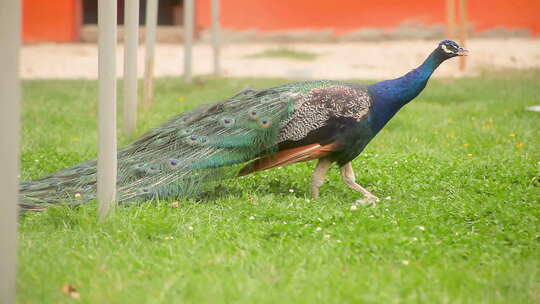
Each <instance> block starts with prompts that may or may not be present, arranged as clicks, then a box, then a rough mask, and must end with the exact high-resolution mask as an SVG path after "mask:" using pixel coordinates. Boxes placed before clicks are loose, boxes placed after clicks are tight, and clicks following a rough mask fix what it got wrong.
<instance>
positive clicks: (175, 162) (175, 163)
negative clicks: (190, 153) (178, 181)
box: [169, 159, 178, 167]
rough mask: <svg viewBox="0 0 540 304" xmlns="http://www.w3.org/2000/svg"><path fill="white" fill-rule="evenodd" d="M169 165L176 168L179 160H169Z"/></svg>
mask: <svg viewBox="0 0 540 304" xmlns="http://www.w3.org/2000/svg"><path fill="white" fill-rule="evenodd" d="M169 164H170V165H171V166H173V167H176V166H177V165H178V160H177V159H171V160H169Z"/></svg>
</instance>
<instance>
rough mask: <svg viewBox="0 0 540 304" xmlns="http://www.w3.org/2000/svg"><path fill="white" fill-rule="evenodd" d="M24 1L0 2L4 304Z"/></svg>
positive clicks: (15, 187) (0, 273) (2, 299)
mask: <svg viewBox="0 0 540 304" xmlns="http://www.w3.org/2000/svg"><path fill="white" fill-rule="evenodd" d="M20 16H21V3H20V0H4V1H0V45H2V47H1V48H0V66H1V67H2V68H1V69H0V164H1V167H2V169H1V170H0V193H1V195H0V303H15V276H16V264H17V201H18V200H17V197H18V193H19V180H18V174H19V140H20V125H19V124H20V99H21V92H20V84H19V45H20V36H21V29H20V25H21V19H20Z"/></svg>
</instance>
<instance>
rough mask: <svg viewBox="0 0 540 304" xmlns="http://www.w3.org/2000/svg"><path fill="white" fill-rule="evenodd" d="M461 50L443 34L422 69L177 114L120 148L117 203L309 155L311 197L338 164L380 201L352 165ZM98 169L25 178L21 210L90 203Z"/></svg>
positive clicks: (245, 95) (179, 193)
mask: <svg viewBox="0 0 540 304" xmlns="http://www.w3.org/2000/svg"><path fill="white" fill-rule="evenodd" d="M466 54H467V51H466V50H465V49H463V48H461V47H460V46H459V45H458V44H457V43H456V42H454V41H451V40H444V41H441V42H440V43H439V44H438V45H437V47H436V48H435V50H434V51H432V52H431V54H430V55H429V56H428V57H427V59H426V60H425V61H424V62H423V63H422V64H421V65H420V66H419V67H417V68H416V69H414V70H412V71H410V72H408V73H407V74H405V75H403V76H402V77H399V78H396V79H392V80H386V81H381V82H377V83H374V84H371V85H362V84H357V83H349V82H342V81H332V80H319V81H304V82H295V83H289V84H285V85H281V86H277V87H272V88H268V89H262V90H253V89H246V90H243V91H241V92H239V93H238V94H236V95H234V96H232V97H230V98H228V99H225V100H223V101H219V102H215V103H210V104H206V105H203V106H200V107H198V108H195V109H194V110H191V111H187V112H185V113H182V114H180V115H178V116H176V117H174V118H172V119H171V120H169V121H167V122H165V123H164V124H162V125H161V126H159V127H158V128H155V129H153V130H151V131H149V132H148V133H146V134H145V135H143V136H142V137H140V138H139V139H138V140H136V141H135V142H133V143H132V144H130V145H128V146H126V147H124V148H123V149H121V150H119V151H118V182H117V197H116V199H117V202H119V203H132V202H140V201H145V200H152V199H177V198H179V197H186V196H192V195H196V194H199V193H201V192H202V191H203V190H204V189H207V188H208V187H210V186H211V185H215V183H219V182H221V181H224V180H225V179H228V178H233V177H238V176H243V175H247V174H250V173H253V172H258V171H261V170H267V169H271V168H276V167H280V166H285V165H289V164H293V163H297V162H305V161H310V160H315V159H316V160H318V162H317V164H316V166H315V170H314V172H313V175H312V180H311V195H312V197H313V198H317V197H319V187H320V186H321V185H322V184H323V182H324V178H325V175H326V173H327V171H328V170H329V168H330V167H331V166H332V165H333V164H334V163H336V164H337V166H339V168H340V173H341V177H342V179H343V182H344V183H345V184H346V185H347V186H348V187H349V188H351V189H352V190H354V191H357V192H359V193H361V194H362V195H363V198H361V199H360V200H358V203H362V204H372V203H375V202H377V201H378V198H377V197H376V196H375V195H373V194H372V193H370V192H369V191H368V190H366V189H365V188H364V187H362V186H360V185H359V184H358V183H356V180H355V174H354V171H353V167H352V165H351V161H352V160H353V159H355V158H356V157H357V156H358V155H359V154H360V153H361V152H362V151H363V150H364V148H365V147H366V145H367V144H368V143H369V142H370V140H371V139H373V137H374V136H375V135H376V134H377V133H378V132H379V131H380V130H381V129H382V128H383V127H384V126H385V125H386V123H388V121H389V120H390V119H391V118H392V117H393V116H394V115H395V114H396V113H397V112H398V111H399V109H400V108H401V107H403V106H404V105H405V104H407V103H408V102H409V101H411V100H412V99H414V98H415V97H416V96H417V95H418V94H419V93H420V92H421V91H422V90H423V89H424V87H425V86H426V84H427V82H428V80H429V78H430V76H431V75H432V73H433V72H434V71H435V69H436V68H437V67H438V66H439V65H440V64H441V63H442V62H443V61H445V60H447V59H449V58H452V57H456V56H464V55H466ZM96 165H97V161H96V159H93V160H90V161H86V162H83V163H80V164H77V165H74V166H72V167H69V168H66V169H63V170H60V171H58V172H56V173H53V174H50V175H48V176H45V177H43V178H40V179H37V180H33V181H27V182H22V183H21V185H20V198H19V204H20V207H21V209H22V210H44V209H45V208H47V207H48V206H50V205H51V204H57V203H67V204H71V205H78V204H81V203H84V202H87V201H90V200H92V199H94V198H95V196H96V190H97V189H96V187H97V186H96V170H97V169H96Z"/></svg>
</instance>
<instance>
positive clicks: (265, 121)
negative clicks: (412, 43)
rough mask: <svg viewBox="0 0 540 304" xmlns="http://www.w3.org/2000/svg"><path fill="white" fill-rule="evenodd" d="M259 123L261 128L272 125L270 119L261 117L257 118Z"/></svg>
mask: <svg viewBox="0 0 540 304" xmlns="http://www.w3.org/2000/svg"><path fill="white" fill-rule="evenodd" d="M259 124H260V125H261V127H263V128H268V127H270V126H271V125H272V121H271V120H270V119H261V120H259Z"/></svg>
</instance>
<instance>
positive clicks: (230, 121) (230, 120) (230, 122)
mask: <svg viewBox="0 0 540 304" xmlns="http://www.w3.org/2000/svg"><path fill="white" fill-rule="evenodd" d="M234 122H235V120H234V118H231V117H225V118H223V119H222V120H221V123H222V124H223V125H224V126H226V127H229V126H232V125H234Z"/></svg>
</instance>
